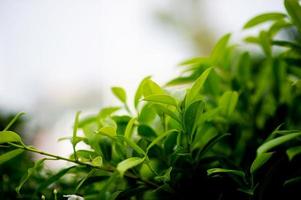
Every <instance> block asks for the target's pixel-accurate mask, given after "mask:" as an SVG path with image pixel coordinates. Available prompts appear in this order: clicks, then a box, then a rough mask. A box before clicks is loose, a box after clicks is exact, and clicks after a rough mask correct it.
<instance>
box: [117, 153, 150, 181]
mask: <svg viewBox="0 0 301 200" xmlns="http://www.w3.org/2000/svg"><path fill="white" fill-rule="evenodd" d="M144 160H145V158H139V157H132V158H128V159H126V160H123V161H122V162H120V163H119V164H118V165H117V171H119V173H120V175H121V177H122V176H123V175H124V173H125V172H126V171H127V170H128V169H131V168H133V167H136V166H137V165H139V164H141V163H143V161H144Z"/></svg>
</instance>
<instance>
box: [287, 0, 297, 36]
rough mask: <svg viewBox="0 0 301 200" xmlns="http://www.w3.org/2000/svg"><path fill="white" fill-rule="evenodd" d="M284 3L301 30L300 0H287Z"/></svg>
mask: <svg viewBox="0 0 301 200" xmlns="http://www.w3.org/2000/svg"><path fill="white" fill-rule="evenodd" d="M284 5H285V8H286V10H287V12H288V14H289V16H290V17H291V18H292V21H293V23H294V24H295V25H296V26H297V27H298V30H299V31H301V6H300V4H299V1H298V0H285V1H284Z"/></svg>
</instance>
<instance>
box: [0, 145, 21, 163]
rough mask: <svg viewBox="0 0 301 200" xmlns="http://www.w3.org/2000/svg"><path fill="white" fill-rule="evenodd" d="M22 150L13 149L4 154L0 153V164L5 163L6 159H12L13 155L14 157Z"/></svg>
mask: <svg viewBox="0 0 301 200" xmlns="http://www.w3.org/2000/svg"><path fill="white" fill-rule="evenodd" d="M23 152H24V150H23V149H15V150H12V151H9V152H6V153H4V154H1V155H0V165H2V164H3V163H5V162H6V161H9V160H11V159H13V158H14V157H16V156H17V155H19V154H21V153H23Z"/></svg>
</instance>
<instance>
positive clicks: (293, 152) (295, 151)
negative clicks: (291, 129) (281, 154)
mask: <svg viewBox="0 0 301 200" xmlns="http://www.w3.org/2000/svg"><path fill="white" fill-rule="evenodd" d="M286 154H287V156H288V158H289V160H293V159H294V157H295V156H297V155H299V154H301V146H297V147H291V148H289V149H287V150H286Z"/></svg>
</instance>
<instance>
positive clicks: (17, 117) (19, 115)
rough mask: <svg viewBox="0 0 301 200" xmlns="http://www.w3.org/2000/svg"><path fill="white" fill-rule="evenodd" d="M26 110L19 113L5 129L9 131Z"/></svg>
mask: <svg viewBox="0 0 301 200" xmlns="http://www.w3.org/2000/svg"><path fill="white" fill-rule="evenodd" d="M24 114H25V113H24V112H20V113H18V114H17V115H16V116H15V117H14V118H13V119H12V120H11V121H10V122H9V123H8V125H7V126H6V127H5V128H4V129H3V131H7V130H8V129H9V128H10V127H11V126H12V125H13V124H14V123H15V122H16V121H17V120H18V119H19V118H20V117H21V116H22V115H24Z"/></svg>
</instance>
